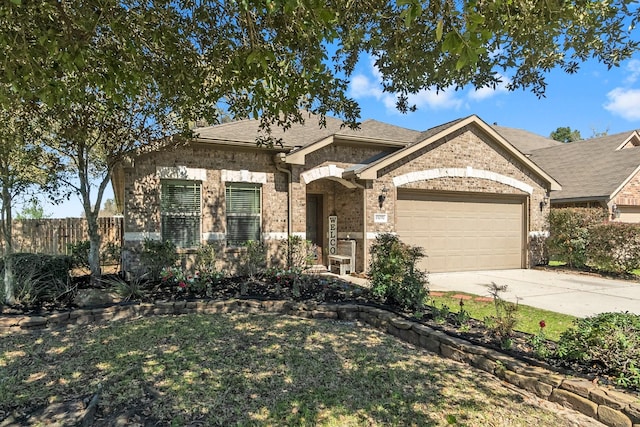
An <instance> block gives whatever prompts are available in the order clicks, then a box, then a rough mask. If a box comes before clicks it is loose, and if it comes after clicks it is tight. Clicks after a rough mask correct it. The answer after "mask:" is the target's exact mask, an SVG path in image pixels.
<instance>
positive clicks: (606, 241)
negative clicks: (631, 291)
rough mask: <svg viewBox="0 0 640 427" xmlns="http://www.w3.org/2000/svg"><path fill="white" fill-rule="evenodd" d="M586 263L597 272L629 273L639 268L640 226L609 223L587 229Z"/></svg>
mask: <svg viewBox="0 0 640 427" xmlns="http://www.w3.org/2000/svg"><path fill="white" fill-rule="evenodd" d="M586 254H587V262H588V263H589V265H592V266H594V267H595V268H597V269H599V270H604V271H610V272H613V273H624V272H631V271H632V270H634V269H636V268H638V267H640V226H639V225H638V224H624V223H617V222H610V223H607V224H598V225H593V226H591V227H590V228H589V243H588V245H587V251H586Z"/></svg>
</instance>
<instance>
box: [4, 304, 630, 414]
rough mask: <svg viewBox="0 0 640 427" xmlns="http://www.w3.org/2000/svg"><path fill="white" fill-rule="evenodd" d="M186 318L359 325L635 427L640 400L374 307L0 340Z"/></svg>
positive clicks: (44, 325) (237, 309) (222, 307)
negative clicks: (324, 321) (288, 317)
mask: <svg viewBox="0 0 640 427" xmlns="http://www.w3.org/2000/svg"><path fill="white" fill-rule="evenodd" d="M187 313H203V314H214V313H279V314H286V315H291V316H299V317H304V318H310V319H334V320H343V321H361V322H364V323H366V324H368V325H370V326H372V327H374V328H376V329H379V330H381V331H384V332H386V333H389V334H391V335H393V336H395V337H398V338H400V339H402V340H403V341H406V342H408V343H411V344H413V345H415V346H418V347H421V348H424V349H426V350H428V351H431V352H433V353H437V354H439V355H441V356H443V357H446V358H449V359H452V360H456V361H458V362H462V363H466V364H469V365H471V366H474V367H476V368H478V369H481V370H483V371H485V372H488V373H490V374H492V375H495V376H496V377H498V378H500V379H502V380H504V381H506V382H508V383H510V384H513V385H515V386H517V387H519V388H521V389H524V390H527V391H529V392H531V393H533V394H535V395H536V396H538V397H540V398H543V399H546V400H549V401H551V402H556V403H559V404H561V405H562V406H565V407H567V408H571V409H573V410H576V411H578V412H581V413H583V414H585V415H587V416H589V417H591V418H594V419H597V420H598V421H600V422H602V423H603V424H606V425H607V426H611V427H640V398H639V397H637V396H633V395H631V394H627V393H623V392H621V391H617V390H613V389H611V388H608V387H603V386H599V385H597V384H594V383H593V382H591V381H588V380H586V379H582V378H575V377H570V376H566V375H563V374H560V373H558V372H554V371H552V370H549V369H545V368H542V367H539V366H532V365H530V364H527V363H526V362H523V361H521V360H518V359H516V358H513V357H510V356H507V355H505V354H503V353H500V352H498V351H495V350H492V349H488V348H485V347H481V346H477V345H474V344H472V343H470V342H468V341H466V340H463V339H460V338H456V337H452V336H449V335H447V334H445V333H444V332H442V331H438V330H435V329H433V328H430V327H429V326H426V325H423V324H421V323H419V322H417V321H412V320H410V319H407V318H404V317H401V316H399V315H397V314H395V313H393V312H390V311H386V310H383V309H381V308H377V307H371V306H366V305H357V304H325V303H299V302H293V301H260V300H252V299H232V300H227V301H157V302H155V303H132V304H121V305H114V306H109V307H105V308H95V309H80V310H73V311H68V312H58V313H53V314H48V315H43V316H26V315H24V316H20V315H17V316H16V315H13V316H1V317H0V336H1V335H4V334H12V333H19V332H28V331H35V330H42V329H55V328H59V327H66V326H73V325H87V324H93V323H103V322H108V321H116V320H131V319H135V318H140V317H145V316H151V315H180V314H187Z"/></svg>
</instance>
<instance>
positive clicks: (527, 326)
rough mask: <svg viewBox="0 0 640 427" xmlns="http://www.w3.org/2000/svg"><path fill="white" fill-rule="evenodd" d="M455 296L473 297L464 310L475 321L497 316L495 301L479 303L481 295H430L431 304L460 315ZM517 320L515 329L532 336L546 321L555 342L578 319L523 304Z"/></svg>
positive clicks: (519, 306) (548, 333)
mask: <svg viewBox="0 0 640 427" xmlns="http://www.w3.org/2000/svg"><path fill="white" fill-rule="evenodd" d="M454 295H467V296H470V297H471V299H465V300H464V309H465V310H466V311H467V312H468V313H469V315H470V316H471V317H473V318H474V319H478V320H483V319H484V318H485V317H488V316H495V315H496V309H495V305H494V303H493V301H477V300H476V299H475V298H477V297H479V295H472V294H465V293H464V292H456V291H452V292H446V293H444V295H442V296H436V295H433V294H430V295H429V298H430V302H429V304H430V305H434V304H435V306H436V307H437V308H440V307H442V305H443V304H444V305H447V306H448V307H449V308H450V310H451V312H452V313H458V312H459V311H460V298H459V297H458V298H454ZM484 298H486V297H484ZM517 318H518V323H517V324H516V327H515V329H517V330H519V331H522V332H527V333H530V334H535V333H537V332H538V331H539V330H540V321H541V320H544V321H545V324H546V327H545V330H544V332H545V335H546V337H547V338H548V339H550V340H553V341H557V340H558V338H560V334H561V333H562V332H564V331H565V330H566V329H567V328H569V326H571V323H572V322H573V321H574V319H576V317H574V316H570V315H568V314H560V313H555V312H553V311H547V310H542V309H539V308H535V307H530V306H527V305H522V304H518V312H517Z"/></svg>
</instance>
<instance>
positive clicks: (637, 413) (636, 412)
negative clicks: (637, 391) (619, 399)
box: [624, 400, 640, 425]
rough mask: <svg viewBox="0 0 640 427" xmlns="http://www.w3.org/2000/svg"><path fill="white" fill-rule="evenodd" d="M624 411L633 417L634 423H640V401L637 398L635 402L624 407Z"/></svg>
mask: <svg viewBox="0 0 640 427" xmlns="http://www.w3.org/2000/svg"><path fill="white" fill-rule="evenodd" d="M624 413H625V414H627V415H628V416H629V418H631V421H632V422H633V423H634V425H635V424H640V401H638V400H636V402H635V403H630V404H629V406H627V407H626V408H624Z"/></svg>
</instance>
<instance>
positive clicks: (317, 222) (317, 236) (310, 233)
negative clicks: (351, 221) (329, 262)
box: [307, 194, 324, 264]
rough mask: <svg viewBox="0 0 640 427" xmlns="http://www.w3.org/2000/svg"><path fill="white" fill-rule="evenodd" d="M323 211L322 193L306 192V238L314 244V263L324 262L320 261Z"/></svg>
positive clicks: (322, 240) (322, 241) (322, 242)
mask: <svg viewBox="0 0 640 427" xmlns="http://www.w3.org/2000/svg"><path fill="white" fill-rule="evenodd" d="M323 211H324V209H323V206H322V194H307V240H309V241H311V243H313V244H314V245H316V248H317V249H316V252H315V263H316V264H324V262H323V261H322V246H323V244H324V238H323V229H324V222H323V220H322V219H323Z"/></svg>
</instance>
